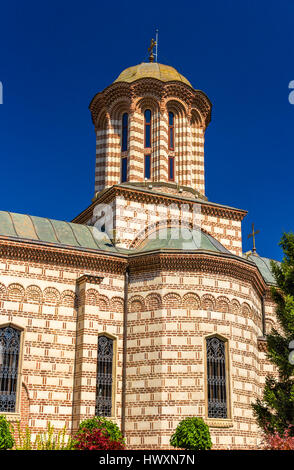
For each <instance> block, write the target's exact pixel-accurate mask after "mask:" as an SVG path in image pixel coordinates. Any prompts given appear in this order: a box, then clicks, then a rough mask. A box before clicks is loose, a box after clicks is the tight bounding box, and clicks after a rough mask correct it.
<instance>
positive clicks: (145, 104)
mask: <svg viewBox="0 0 294 470" xmlns="http://www.w3.org/2000/svg"><path fill="white" fill-rule="evenodd" d="M134 107H135V109H136V111H139V112H140V113H142V115H143V114H144V111H145V110H146V109H150V110H151V112H153V113H154V112H159V110H160V106H159V97H158V98H157V97H155V96H143V97H140V98H139V99H138V100H137V101H136V102H135V103H134Z"/></svg>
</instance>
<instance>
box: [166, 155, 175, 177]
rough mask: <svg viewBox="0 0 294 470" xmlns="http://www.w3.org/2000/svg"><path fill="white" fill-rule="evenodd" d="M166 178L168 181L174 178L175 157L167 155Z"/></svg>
mask: <svg viewBox="0 0 294 470" xmlns="http://www.w3.org/2000/svg"><path fill="white" fill-rule="evenodd" d="M168 179H169V181H174V180H175V158H174V157H168Z"/></svg>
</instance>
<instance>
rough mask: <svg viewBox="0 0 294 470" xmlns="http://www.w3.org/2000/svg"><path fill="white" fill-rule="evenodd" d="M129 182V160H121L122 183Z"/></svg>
mask: <svg viewBox="0 0 294 470" xmlns="http://www.w3.org/2000/svg"><path fill="white" fill-rule="evenodd" d="M127 180H128V159H127V157H124V158H122V159H121V182H122V183H124V182H125V181H127Z"/></svg>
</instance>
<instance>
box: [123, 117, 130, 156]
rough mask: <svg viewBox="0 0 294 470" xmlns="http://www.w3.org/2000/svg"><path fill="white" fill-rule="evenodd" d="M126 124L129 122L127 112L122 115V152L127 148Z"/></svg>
mask: <svg viewBox="0 0 294 470" xmlns="http://www.w3.org/2000/svg"><path fill="white" fill-rule="evenodd" d="M128 124H129V116H128V113H124V115H123V117H122V139H121V150H122V152H125V151H126V150H128Z"/></svg>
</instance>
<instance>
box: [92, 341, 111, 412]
mask: <svg viewBox="0 0 294 470" xmlns="http://www.w3.org/2000/svg"><path fill="white" fill-rule="evenodd" d="M112 368H113V340H112V339H111V338H108V337H107V336H99V338H98V367H97V387H96V410H95V414H96V416H111V409H112Z"/></svg>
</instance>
